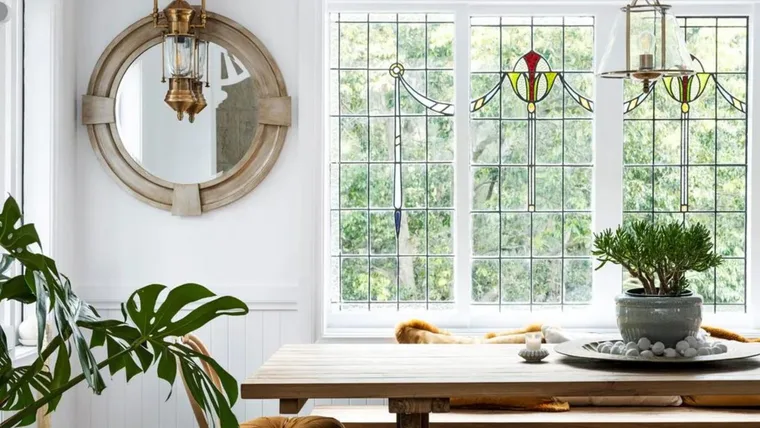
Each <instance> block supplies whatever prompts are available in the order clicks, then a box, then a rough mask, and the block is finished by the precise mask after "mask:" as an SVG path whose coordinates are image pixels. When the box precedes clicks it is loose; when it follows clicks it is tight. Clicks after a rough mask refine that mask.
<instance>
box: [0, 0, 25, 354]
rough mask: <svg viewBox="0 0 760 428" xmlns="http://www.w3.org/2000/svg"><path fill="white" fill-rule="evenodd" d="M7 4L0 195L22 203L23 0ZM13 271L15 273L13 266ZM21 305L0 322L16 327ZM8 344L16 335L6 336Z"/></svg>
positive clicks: (1, 54) (1, 313)
mask: <svg viewBox="0 0 760 428" xmlns="http://www.w3.org/2000/svg"><path fill="white" fill-rule="evenodd" d="M4 3H5V4H7V5H8V7H9V16H8V18H7V22H5V23H3V24H0V82H2V87H3V97H2V99H0V195H2V201H5V198H6V197H7V196H8V195H12V196H13V197H14V198H16V200H17V201H18V202H19V203H20V204H22V203H23V199H22V198H23V165H22V160H23V118H22V115H23V110H22V109H23V105H22V95H23V53H24V51H23V31H24V25H23V15H24V7H23V0H4ZM13 269H14V270H13V271H12V273H14V274H18V273H19V268H18V267H14V268H13ZM21 319H22V308H21V305H19V304H17V303H14V302H4V303H1V304H0V324H3V325H5V326H9V327H11V328H12V329H13V330H14V331H15V328H16V327H18V325H19V324H20V323H21ZM9 342H10V345H11V346H14V345H15V337H14V338H12V339H11V338H9Z"/></svg>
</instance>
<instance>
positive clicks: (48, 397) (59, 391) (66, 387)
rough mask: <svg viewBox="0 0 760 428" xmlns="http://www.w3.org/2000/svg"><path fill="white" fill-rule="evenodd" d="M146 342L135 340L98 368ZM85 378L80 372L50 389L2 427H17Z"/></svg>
mask: <svg viewBox="0 0 760 428" xmlns="http://www.w3.org/2000/svg"><path fill="white" fill-rule="evenodd" d="M144 342H145V339H143V338H140V339H139V340H138V341H137V342H135V343H134V344H132V346H130V347H129V348H127V349H125V350H123V351H121V352H119V353H117V354H116V355H114V356H113V357H110V358H107V359H105V360H103V361H101V362H100V363H99V364H98V370H100V369H102V368H103V367H105V366H107V365H108V364H109V363H110V362H112V361H114V360H116V359H118V358H121V357H122V356H124V354H128V353H130V352H132V351H134V350H135V349H137V347H139V346H141V345H142V344H143V343H144ZM83 380H84V373H80V374H79V375H78V376H76V377H74V378H72V379H71V380H69V381H68V382H66V383H65V384H63V385H61V386H60V387H58V388H56V389H54V390H52V391H50V392H49V393H48V394H47V395H45V396H44V397H42V398H40V399H39V400H37V401H35V402H34V404H32V405H31V406H29V407H27V408H26V409H24V410H20V411H19V412H18V413H16V414H15V415H13V416H11V417H10V418H8V419H7V420H5V421H4V422H2V423H0V428H12V427H15V426H16V424H18V423H19V422H21V421H22V420H23V419H24V418H25V417H27V416H29V415H31V414H34V413H36V412H37V410H38V409H39V408H41V407H42V406H44V405H46V404H48V403H50V402H51V401H53V400H54V399H55V398H56V397H58V396H60V395H63V393H65V392H66V391H68V390H70V389H71V388H73V387H75V386H76V385H77V384H79V383H80V382H82V381H83Z"/></svg>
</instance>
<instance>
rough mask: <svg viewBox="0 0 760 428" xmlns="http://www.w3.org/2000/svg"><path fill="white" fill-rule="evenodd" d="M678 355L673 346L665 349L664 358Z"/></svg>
mask: <svg viewBox="0 0 760 428" xmlns="http://www.w3.org/2000/svg"><path fill="white" fill-rule="evenodd" d="M677 356H678V352H676V350H675V349H673V348H668V349H666V350H665V358H675V357H677Z"/></svg>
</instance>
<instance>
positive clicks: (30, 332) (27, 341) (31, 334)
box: [18, 316, 38, 346]
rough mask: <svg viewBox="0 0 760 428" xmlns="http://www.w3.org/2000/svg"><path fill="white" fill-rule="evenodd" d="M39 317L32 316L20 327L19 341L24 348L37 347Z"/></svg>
mask: <svg viewBox="0 0 760 428" xmlns="http://www.w3.org/2000/svg"><path fill="white" fill-rule="evenodd" d="M37 332H38V330H37V317H36V316H31V317H28V318H26V319H25V320H24V321H22V322H21V324H19V326H18V339H19V342H21V344H22V345H24V346H35V345H37V337H38V334H37Z"/></svg>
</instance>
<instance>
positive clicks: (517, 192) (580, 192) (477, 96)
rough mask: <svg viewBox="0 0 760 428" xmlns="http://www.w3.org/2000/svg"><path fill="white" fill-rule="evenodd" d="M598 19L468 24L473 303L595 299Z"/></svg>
mask: <svg viewBox="0 0 760 428" xmlns="http://www.w3.org/2000/svg"><path fill="white" fill-rule="evenodd" d="M593 23H594V19H593V18H591V17H573V18H563V17H556V16H553V17H510V16H504V17H473V18H472V19H471V22H470V25H471V70H472V75H471V86H470V90H471V94H470V98H471V100H472V104H471V110H472V111H471V120H470V131H471V134H470V137H471V138H470V144H471V147H470V150H471V173H472V175H471V177H472V186H473V187H472V192H473V201H472V202H473V205H472V209H473V212H472V213H471V221H472V229H473V232H472V248H473V264H472V281H473V289H472V302H473V303H474V304H478V305H490V306H493V307H494V308H495V309H498V310H499V311H508V310H511V309H515V310H517V309H520V310H522V309H525V308H529V309H530V310H539V309H540V310H545V309H552V308H551V307H554V308H556V309H560V308H561V307H562V306H563V305H566V304H586V303H588V302H590V301H591V267H592V264H591V254H590V251H591V237H592V233H591V208H592V207H591V201H592V175H593V159H594V156H593V151H592V148H593V121H592V119H593V101H592V100H591V97H592V96H593V92H594V80H595V78H594V74H593V63H594V60H593V52H594V26H593ZM531 82H533V83H531ZM531 85H532V86H531ZM650 153H651V151H650ZM650 158H651V156H650ZM646 161H647V159H644V160H643V161H642V162H646ZM499 189H500V190H499Z"/></svg>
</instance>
